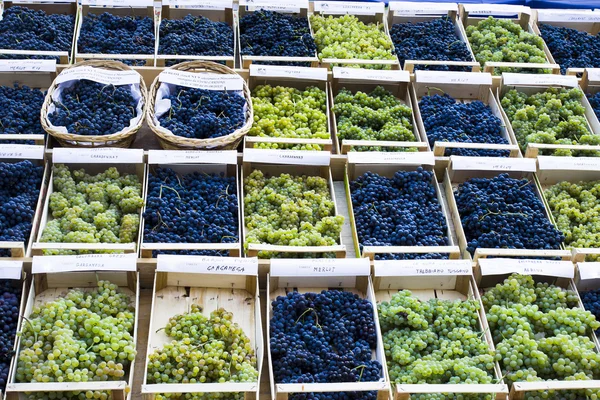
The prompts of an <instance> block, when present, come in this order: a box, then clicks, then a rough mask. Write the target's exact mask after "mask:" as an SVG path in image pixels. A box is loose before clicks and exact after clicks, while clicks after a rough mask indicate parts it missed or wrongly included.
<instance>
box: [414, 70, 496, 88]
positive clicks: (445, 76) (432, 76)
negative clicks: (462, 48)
mask: <svg viewBox="0 0 600 400" xmlns="http://www.w3.org/2000/svg"><path fill="white" fill-rule="evenodd" d="M415 82H417V83H435V84H468V85H488V86H491V85H492V74H490V73H487V72H448V71H444V72H440V71H417V72H415Z"/></svg>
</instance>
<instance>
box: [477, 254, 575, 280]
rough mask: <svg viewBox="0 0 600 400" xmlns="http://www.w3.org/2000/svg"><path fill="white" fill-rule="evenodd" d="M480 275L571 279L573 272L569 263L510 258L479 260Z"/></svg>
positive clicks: (571, 264)
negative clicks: (516, 274)
mask: <svg viewBox="0 0 600 400" xmlns="http://www.w3.org/2000/svg"><path fill="white" fill-rule="evenodd" d="M479 266H480V268H481V275H484V276H485V275H503V274H510V273H518V274H522V275H541V276H553V277H557V278H573V276H574V275H575V270H574V268H573V263H571V262H570V261H555V260H516V259H510V258H480V259H479Z"/></svg>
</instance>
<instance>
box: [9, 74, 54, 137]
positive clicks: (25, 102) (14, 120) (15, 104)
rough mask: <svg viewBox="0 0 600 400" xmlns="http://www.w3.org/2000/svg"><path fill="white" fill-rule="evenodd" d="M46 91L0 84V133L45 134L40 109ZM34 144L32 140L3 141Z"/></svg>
mask: <svg viewBox="0 0 600 400" xmlns="http://www.w3.org/2000/svg"><path fill="white" fill-rule="evenodd" d="M45 96H46V93H44V92H42V91H41V90H39V89H32V88H30V87H28V86H24V85H23V86H19V85H18V84H15V85H14V86H13V87H10V86H0V135H45V134H46V132H45V131H44V129H43V128H42V124H41V123H40V111H41V109H42V104H43V103H44V97H45ZM7 142H11V143H22V144H34V142H33V141H30V140H27V141H25V140H11V141H2V143H7Z"/></svg>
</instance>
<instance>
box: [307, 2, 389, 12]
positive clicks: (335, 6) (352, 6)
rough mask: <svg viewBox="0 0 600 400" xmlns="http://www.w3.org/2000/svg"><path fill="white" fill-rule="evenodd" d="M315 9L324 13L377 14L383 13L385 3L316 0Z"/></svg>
mask: <svg viewBox="0 0 600 400" xmlns="http://www.w3.org/2000/svg"><path fill="white" fill-rule="evenodd" d="M313 5H314V7H315V11H317V12H322V13H324V14H354V15H375V14H383V12H384V10H385V3H380V2H373V3H362V2H359V1H315V2H313Z"/></svg>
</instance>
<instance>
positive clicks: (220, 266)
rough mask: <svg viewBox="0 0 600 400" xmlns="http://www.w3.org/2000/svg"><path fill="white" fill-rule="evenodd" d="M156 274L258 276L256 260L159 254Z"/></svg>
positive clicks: (254, 258) (253, 258)
mask: <svg viewBox="0 0 600 400" xmlns="http://www.w3.org/2000/svg"><path fill="white" fill-rule="evenodd" d="M156 270H157V271H158V272H189V273H194V274H228V275H253V276H255V275H258V258H256V257H252V258H237V257H208V256H177V255H169V254H159V255H158V257H157V261H156Z"/></svg>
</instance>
